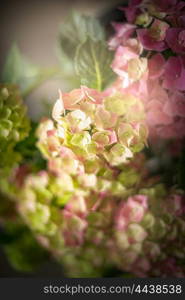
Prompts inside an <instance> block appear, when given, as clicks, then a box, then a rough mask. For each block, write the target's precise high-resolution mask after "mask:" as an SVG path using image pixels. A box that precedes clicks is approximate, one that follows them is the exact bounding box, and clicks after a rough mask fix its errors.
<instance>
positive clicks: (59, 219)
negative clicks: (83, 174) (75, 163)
mask: <svg viewBox="0 0 185 300" xmlns="http://www.w3.org/2000/svg"><path fill="white" fill-rule="evenodd" d="M137 160H142V157H140V156H139V157H137V159H136V161H135V166H134V165H132V163H131V165H127V166H124V167H123V168H122V170H119V172H118V173H117V175H116V176H115V177H114V178H115V179H116V180H115V181H113V182H111V181H110V180H108V179H105V178H106V176H105V175H104V174H102V175H101V176H99V177H98V178H97V182H96V183H95V182H94V181H95V179H94V178H95V177H93V176H92V175H90V174H88V180H87V178H86V181H83V186H82V184H81V182H82V181H81V178H80V179H79V178H78V177H74V175H73V176H70V175H69V174H67V173H65V172H64V171H63V174H58V175H57V176H56V175H55V174H53V173H52V172H46V171H41V172H39V173H38V174H30V175H28V176H27V177H26V179H25V180H24V184H23V185H22V186H21V189H20V188H19V190H18V193H17V196H18V198H19V201H18V203H17V205H18V211H19V213H20V215H21V216H22V217H23V220H24V221H25V223H26V224H27V225H28V226H29V227H30V228H31V230H32V232H34V234H35V235H36V238H37V240H38V241H39V243H40V244H41V245H42V246H44V247H46V249H48V250H49V251H50V252H51V253H52V254H53V256H54V257H56V259H57V260H58V261H60V262H61V263H62V264H63V266H64V267H65V268H66V274H67V275H68V276H72V277H97V276H104V274H106V272H107V271H108V270H109V269H111V268H112V269H117V270H119V271H120V272H124V273H125V272H130V273H132V274H134V275H135V276H139V277H146V276H154V277H169V276H171V273H172V272H173V276H175V277H182V276H184V275H185V268H184V265H183V262H184V258H185V251H184V247H183V243H184V242H183V241H184V235H185V220H184V217H183V216H184V203H185V202H184V200H185V199H184V196H183V194H182V193H181V192H180V191H175V190H171V192H170V194H169V191H168V192H167V190H166V189H165V187H164V186H163V185H161V184H156V185H151V183H150V182H149V181H148V182H147V180H146V182H145V185H143V183H142V182H143V180H144V178H145V175H146V174H145V175H144V174H142V173H141V170H140V168H141V165H142V164H140V166H139V165H138V162H137ZM117 171H118V170H117ZM18 173H19V176H20V174H21V170H19V172H18ZM18 173H17V174H16V177H17V176H18ZM84 183H85V185H84ZM110 186H111V188H110Z"/></svg>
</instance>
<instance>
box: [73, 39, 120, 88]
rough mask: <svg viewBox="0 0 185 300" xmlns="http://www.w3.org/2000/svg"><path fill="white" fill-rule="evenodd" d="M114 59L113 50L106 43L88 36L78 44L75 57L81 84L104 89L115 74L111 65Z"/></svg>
mask: <svg viewBox="0 0 185 300" xmlns="http://www.w3.org/2000/svg"><path fill="white" fill-rule="evenodd" d="M112 60H113V52H111V51H109V49H108V48H107V45H106V43H104V42H102V41H94V40H93V39H92V38H91V37H88V38H87V39H86V41H85V42H83V43H82V44H80V45H79V46H78V49H77V53H76V57H75V68H76V72H77V75H78V76H80V78H81V84H83V85H87V86H88V87H90V88H94V89H97V90H100V91H101V90H103V89H104V88H105V87H106V86H107V85H108V84H109V83H110V82H111V81H112V80H113V79H114V76H115V75H114V73H113V71H112V69H111V67H110V65H111V63H112Z"/></svg>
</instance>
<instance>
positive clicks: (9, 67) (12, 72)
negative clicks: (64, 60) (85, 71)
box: [2, 44, 56, 96]
mask: <svg viewBox="0 0 185 300" xmlns="http://www.w3.org/2000/svg"><path fill="white" fill-rule="evenodd" d="M55 73H56V70H53V69H49V70H48V69H47V70H43V69H41V68H39V67H37V66H35V65H33V64H31V63H30V62H28V60H27V59H26V58H25V57H24V56H22V54H21V53H20V51H19V49H18V47H17V46H16V44H14V45H13V46H12V48H11V49H10V51H9V54H8V56H7V59H6V62H5V65H4V69H3V73H2V82H4V83H13V84H17V85H18V86H19V87H20V89H21V91H22V93H23V95H25V96H27V95H28V94H29V93H30V92H31V91H32V90H33V89H34V88H36V87H37V86H39V85H40V84H41V83H42V82H43V81H45V80H46V79H48V78H50V77H51V76H53V75H54V74H55Z"/></svg>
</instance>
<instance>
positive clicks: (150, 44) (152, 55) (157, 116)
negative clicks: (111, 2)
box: [0, 0, 185, 277]
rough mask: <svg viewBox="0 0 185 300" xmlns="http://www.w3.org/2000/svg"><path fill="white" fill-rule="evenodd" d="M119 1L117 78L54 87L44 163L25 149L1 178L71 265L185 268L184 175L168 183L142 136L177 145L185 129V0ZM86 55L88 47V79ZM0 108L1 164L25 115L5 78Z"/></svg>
mask: <svg viewBox="0 0 185 300" xmlns="http://www.w3.org/2000/svg"><path fill="white" fill-rule="evenodd" d="M121 10H122V11H123V12H124V14H125V17H126V19H127V22H126V23H123V22H122V23H113V26H114V28H115V35H114V36H113V37H112V38H111V39H110V40H109V47H110V49H112V50H114V51H115V57H114V60H113V62H112V69H113V70H114V72H115V73H116V74H117V79H116V81H115V82H114V83H113V84H112V85H111V86H109V87H108V88H107V89H105V90H104V91H98V90H95V89H92V88H90V87H92V86H93V87H94V86H95V85H94V76H93V84H92V85H89V86H90V87H87V86H84V85H82V86H81V87H80V88H78V89H74V90H72V91H71V92H68V93H62V92H61V91H60V90H59V99H58V100H57V101H56V103H55V104H54V107H53V111H52V119H48V118H45V119H43V120H42V121H41V122H40V123H39V126H38V127H37V130H36V136H37V148H38V149H39V150H40V152H41V154H42V156H43V158H44V159H45V161H46V163H47V166H46V167H45V166H43V165H42V164H41V165H42V167H40V166H41V165H40V166H39V167H38V166H36V167H35V165H34V163H35V164H37V163H38V161H37V160H35V161H36V162H35V161H33V166H32V163H30V157H29V162H28V160H27V161H26V159H25V160H24V161H23V163H22V165H20V166H18V167H17V166H16V168H13V171H12V172H11V174H10V176H9V181H8V182H7V180H6V179H5V180H6V184H5V185H6V191H7V193H9V195H10V196H11V200H13V201H14V207H16V211H17V212H18V214H17V215H18V216H19V217H21V220H23V222H24V223H25V224H26V225H27V226H28V228H29V229H31V232H32V233H33V235H34V236H35V237H36V239H37V241H38V242H39V243H40V244H41V245H42V246H43V247H45V248H46V249H47V250H48V251H49V252H50V253H52V255H53V256H54V257H55V258H56V259H57V260H58V261H59V262H61V263H62V264H63V266H64V267H65V270H66V274H67V275H68V276H70V277H99V276H107V274H109V273H110V272H111V271H112V270H114V271H115V270H118V272H119V275H122V276H125V273H126V274H127V273H129V274H132V275H134V276H138V277H169V276H171V274H173V276H174V277H184V276H185V265H184V261H185V249H184V240H185V217H184V216H185V194H184V191H183V187H184V186H183V184H182V183H179V182H178V180H177V178H175V180H176V181H173V180H171V181H170V183H169V182H166V181H165V183H164V184H163V183H161V182H163V180H162V176H163V174H161V173H162V172H163V171H162V172H161V173H160V172H158V171H157V173H156V174H155V170H154V171H153V170H152V171H151V169H152V168H151V164H152V163H153V162H151V160H152V159H153V160H155V159H158V158H156V157H154V155H153V153H150V151H148V152H147V150H146V147H147V146H148V144H147V143H148V140H149V139H151V140H152V141H157V142H159V143H160V141H162V140H165V141H166V140H174V141H175V143H176V144H180V146H181V142H182V141H183V138H184V137H185V131H184V125H185V86H184V82H185V56H184V54H185V53H184V51H185V2H184V1H177V0H165V1H163V0H160V1H158V0H156V1H152V0H131V1H130V2H129V5H128V6H127V7H123V8H121ZM93 41H94V44H93ZM87 44H88V47H89V45H91V48H92V47H94V48H92V49H96V51H95V53H96V52H97V49H98V51H99V49H101V51H103V52H101V53H107V52H106V51H105V50H107V51H108V57H109V58H110V56H109V54H110V51H109V50H108V49H105V48H106V46H105V45H104V43H101V41H96V40H94V39H92V40H91V39H89V40H88V43H87ZM93 45H94V46H93ZM80 47H82V48H78V49H77V50H78V55H80V51H79V49H81V51H82V50H83V51H82V52H83V55H84V53H85V54H86V52H85V51H86V49H89V48H86V47H87V45H85V44H84V43H82V45H81V46H80ZM102 49H103V50H102ZM83 55H82V56H83ZM96 56H97V55H94V52H93V58H91V59H90V62H91V64H90V65H91V68H92V66H93V63H92V61H93V62H94V60H95V61H96V60H97V59H98V57H96ZM101 56H103V54H101ZM85 58H86V55H85ZM88 60H89V57H88ZM84 66H85V69H86V68H87V66H86V64H83V59H82V60H80V64H79V66H78V67H79V68H78V76H82V78H81V81H82V82H83V83H84V82H86V81H84V76H86V75H84V74H86V73H84ZM82 67H83V68H82ZM100 67H101V68H102V64H101V66H100ZM101 68H100V71H102V70H101ZM95 69H96V70H95V73H97V68H95ZM103 69H105V68H104V66H103ZM108 69H110V68H108ZM100 71H99V70H98V76H100V73H101V72H100ZM104 71H105V70H104ZM110 71H111V74H112V70H111V69H110ZM92 73H93V72H92ZM104 73H105V72H104ZM104 73H103V72H102V74H101V75H102V76H103V75H104ZM91 75H92V74H91ZM93 75H94V74H93ZM96 75H97V74H96ZM95 77H96V76H95ZM111 78H112V77H111ZM95 81H96V80H95ZM87 82H91V80H88V81H87ZM87 82H86V84H87ZM107 84H108V83H107ZM0 116H1V121H0V142H1V145H2V148H1V150H0V158H1V162H0V170H1V164H2V163H3V164H4V165H5V166H7V165H8V164H9V162H10V156H11V162H14V161H16V160H17V159H18V157H15V156H14V155H17V154H16V153H15V151H14V148H15V145H16V143H17V142H18V141H20V140H22V139H23V138H24V137H25V136H26V134H27V132H28V127H29V124H28V121H27V118H26V115H25V108H24V106H23V104H22V102H21V100H20V96H19V95H18V92H17V90H16V88H15V87H14V86H9V85H1V86H0ZM177 140H178V143H177ZM33 143H34V142H32V144H33ZM25 144H26V145H25V147H29V143H28V146H27V143H25ZM32 144H31V145H32ZM164 144H165V145H166V144H167V143H164ZM145 146H146V147H145ZM34 147H35V144H34ZM142 150H144V151H142ZM23 152H24V151H23ZM33 156H34V155H33ZM31 157H32V156H31ZM149 157H152V159H151V160H150V158H149ZM148 158H149V159H148ZM171 161H172V160H171ZM181 161H182V162H184V157H183V155H182V160H181ZM173 163H174V161H173ZM175 163H176V161H175ZM10 165H13V164H12V163H10ZM44 167H45V169H44ZM170 167H173V165H172V166H170ZM38 170H39V171H38ZM181 171H182V172H181ZM152 172H153V173H152ZM175 172H176V171H174V170H173V174H172V175H171V174H170V175H171V177H173V175H174V173H175ZM180 172H181V173H182V175H184V173H183V172H184V169H182V170H180ZM159 173H160V174H161V175H162V176H161V177H160V176H159ZM154 174H155V176H154ZM175 176H176V177H177V174H175ZM181 177H182V176H181ZM179 181H181V180H179ZM174 182H175V184H176V185H175V186H173V184H174ZM183 182H184V181H183ZM171 183H172V184H171ZM169 186H170V187H169ZM180 188H182V189H180ZM6 191H5V192H6ZM4 194H5V193H4ZM11 203H12V202H11Z"/></svg>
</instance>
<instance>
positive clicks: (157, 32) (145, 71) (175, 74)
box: [109, 0, 185, 139]
mask: <svg viewBox="0 0 185 300" xmlns="http://www.w3.org/2000/svg"><path fill="white" fill-rule="evenodd" d="M121 10H123V11H124V13H125V16H126V19H127V22H128V23H113V26H114V28H115V36H114V37H113V38H111V40H110V41H109V47H110V48H111V49H115V50H116V52H115V59H114V62H113V64H112V68H113V70H114V71H115V72H116V73H117V74H118V77H119V79H118V80H117V82H116V86H117V88H118V89H119V90H120V91H122V92H124V93H125V92H131V93H132V95H137V94H139V95H140V98H142V100H143V103H144V106H145V111H146V115H147V117H146V119H147V124H148V126H149V132H150V136H152V137H161V138H164V139H183V138H184V135H185V131H184V126H185V93H184V92H185V86H184V80H185V75H184V74H185V60H184V54H185V46H184V41H185V39H184V37H185V22H184V18H185V3H184V1H178V0H167V1H152V0H133V1H130V2H129V5H128V7H123V8H121Z"/></svg>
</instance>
